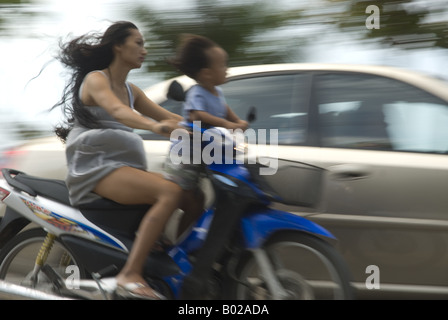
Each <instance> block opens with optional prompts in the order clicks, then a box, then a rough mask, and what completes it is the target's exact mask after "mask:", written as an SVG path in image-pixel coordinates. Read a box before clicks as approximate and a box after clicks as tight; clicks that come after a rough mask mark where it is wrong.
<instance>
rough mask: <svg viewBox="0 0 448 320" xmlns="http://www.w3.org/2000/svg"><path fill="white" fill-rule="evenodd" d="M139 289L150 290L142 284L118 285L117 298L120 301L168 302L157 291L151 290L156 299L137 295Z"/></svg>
mask: <svg viewBox="0 0 448 320" xmlns="http://www.w3.org/2000/svg"><path fill="white" fill-rule="evenodd" d="M139 288H150V287H149V286H148V285H147V284H144V283H142V282H130V283H127V284H125V285H118V286H117V288H116V289H115V296H116V298H118V299H138V300H166V297H165V296H163V295H162V294H161V293H159V292H157V291H156V290H154V289H152V288H150V289H151V290H152V292H153V294H154V296H155V297H150V296H147V295H143V294H138V293H135V292H134V291H135V290H137V289H139Z"/></svg>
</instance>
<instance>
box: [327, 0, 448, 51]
mask: <svg viewBox="0 0 448 320" xmlns="http://www.w3.org/2000/svg"><path fill="white" fill-rule="evenodd" d="M333 2H343V3H346V4H347V7H346V10H345V11H344V12H343V13H342V14H340V15H339V18H338V25H339V27H340V29H341V30H342V31H344V32H353V31H358V33H359V35H360V37H361V38H362V39H367V40H375V41H377V42H379V43H381V44H383V45H386V46H398V47H400V48H403V49H417V48H431V47H439V48H448V2H447V1H438V0H429V1H426V2H425V5H424V6H423V5H422V2H416V1H413V0H383V1H371V0H354V1H347V0H336V1H333ZM369 5H376V6H377V7H378V8H379V11H380V17H379V19H380V28H379V29H367V28H364V29H363V30H360V26H362V24H363V23H364V22H365V18H366V17H367V16H368V15H369V14H368V13H366V8H367V6H369Z"/></svg>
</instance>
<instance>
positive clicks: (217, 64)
mask: <svg viewBox="0 0 448 320" xmlns="http://www.w3.org/2000/svg"><path fill="white" fill-rule="evenodd" d="M208 56H209V59H210V66H209V67H208V69H209V71H210V72H209V81H210V82H211V83H210V84H212V85H214V86H219V85H221V84H223V83H225V82H226V76H227V59H228V56H227V52H226V51H225V50H224V49H222V48H220V47H213V48H211V49H209V50H208Z"/></svg>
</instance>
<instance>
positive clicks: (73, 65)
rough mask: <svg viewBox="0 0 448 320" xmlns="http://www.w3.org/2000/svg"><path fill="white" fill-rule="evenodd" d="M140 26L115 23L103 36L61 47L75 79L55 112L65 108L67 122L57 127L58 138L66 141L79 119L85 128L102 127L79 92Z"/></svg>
mask: <svg viewBox="0 0 448 320" xmlns="http://www.w3.org/2000/svg"><path fill="white" fill-rule="evenodd" d="M131 29H137V27H136V26H135V25H134V24H133V23H131V22H127V21H119V22H116V23H114V24H112V25H111V26H110V27H109V28H108V29H107V30H106V31H105V32H104V34H102V35H98V34H86V35H83V36H80V37H77V38H75V39H73V40H71V41H69V42H67V43H64V44H61V46H60V47H61V52H60V55H59V57H58V58H57V59H58V60H59V61H60V62H61V63H62V64H63V65H64V66H65V67H67V68H68V69H69V70H70V72H71V76H70V79H69V81H68V83H67V85H66V86H65V88H64V91H63V94H62V98H61V100H60V101H59V102H58V103H57V104H55V105H54V106H53V107H52V109H54V108H56V107H60V106H62V109H63V112H64V115H65V116H66V120H65V123H64V124H63V125H58V126H57V127H56V128H55V133H56V135H57V136H58V137H59V138H60V139H61V140H62V141H65V140H66V138H67V135H68V133H69V132H70V130H71V129H72V127H73V124H74V122H75V120H77V121H78V122H79V124H81V125H82V126H84V127H87V128H98V127H100V126H99V123H98V120H97V119H96V118H95V117H94V116H93V115H92V113H90V112H89V111H88V110H87V109H86V108H84V107H83V103H82V102H81V99H80V97H79V90H80V87H81V84H82V82H83V80H84V77H85V76H86V75H87V74H88V73H89V72H91V71H94V70H102V69H105V68H107V67H108V66H109V65H110V64H111V62H112V60H113V58H114V52H113V47H114V46H115V45H120V44H123V43H124V42H125V40H126V38H127V37H128V36H129V35H130V34H131V32H130V30H131Z"/></svg>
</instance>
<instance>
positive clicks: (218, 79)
mask: <svg viewBox="0 0 448 320" xmlns="http://www.w3.org/2000/svg"><path fill="white" fill-rule="evenodd" d="M170 62H171V63H172V64H173V65H174V66H175V67H176V68H177V69H179V70H180V71H181V72H183V73H184V74H185V75H187V76H188V77H190V78H192V79H194V80H196V82H197V84H196V85H194V86H193V87H192V88H190V90H189V91H188V92H187V96H186V101H185V103H184V109H183V117H184V120H185V122H188V123H191V122H193V121H200V122H201V125H202V126H203V127H204V126H206V127H208V126H212V127H224V128H227V129H242V130H245V129H247V127H248V123H247V122H246V121H244V120H241V119H240V118H238V116H237V115H236V114H235V113H234V112H233V111H232V110H231V109H230V107H229V106H228V105H227V103H226V100H225V98H224V95H223V92H222V90H221V88H219V87H218V86H219V85H221V84H223V83H225V82H226V73H227V53H226V52H225V51H224V49H222V48H221V47H220V46H218V45H217V44H216V43H215V42H213V41H211V40H210V39H207V38H205V37H202V36H198V35H185V36H184V37H183V39H182V43H181V46H180V47H179V50H178V52H177V56H176V57H175V58H174V59H172V60H171V61H170ZM194 151H196V150H194ZM196 152H197V151H196ZM168 158H169V157H168ZM200 167H201V165H198V164H180V165H174V164H173V163H172V162H171V161H170V160H169V159H168V161H167V163H166V164H165V176H166V177H167V178H168V179H169V180H172V181H174V182H176V183H178V184H179V185H180V186H181V187H182V188H183V189H184V190H193V189H195V188H196V187H197V183H198V179H199V173H200Z"/></svg>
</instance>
